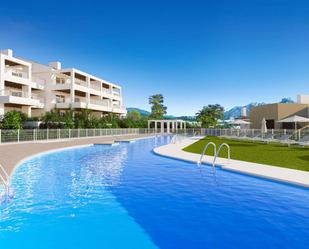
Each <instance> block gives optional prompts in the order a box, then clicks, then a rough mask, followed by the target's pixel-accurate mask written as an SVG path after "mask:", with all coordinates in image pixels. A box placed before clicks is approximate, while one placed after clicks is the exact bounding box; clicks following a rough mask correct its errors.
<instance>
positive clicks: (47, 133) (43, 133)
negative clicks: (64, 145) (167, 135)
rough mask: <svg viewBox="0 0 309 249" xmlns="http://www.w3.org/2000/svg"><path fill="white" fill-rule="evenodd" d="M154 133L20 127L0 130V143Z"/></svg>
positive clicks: (145, 131) (122, 129) (141, 129)
mask: <svg viewBox="0 0 309 249" xmlns="http://www.w3.org/2000/svg"><path fill="white" fill-rule="evenodd" d="M140 134H155V131H154V129H144V128H126V129H124V128H120V129H112V128H110V129H109V128H107V129H20V130H4V129H2V130H0V143H20V142H38V141H49V140H64V139H65V140H67V139H78V138H89V137H105V136H121V135H140Z"/></svg>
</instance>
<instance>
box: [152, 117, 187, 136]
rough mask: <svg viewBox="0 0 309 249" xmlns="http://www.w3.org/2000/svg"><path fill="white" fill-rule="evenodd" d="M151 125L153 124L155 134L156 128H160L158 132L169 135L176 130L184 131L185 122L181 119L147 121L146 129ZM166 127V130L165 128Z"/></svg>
mask: <svg viewBox="0 0 309 249" xmlns="http://www.w3.org/2000/svg"><path fill="white" fill-rule="evenodd" d="M151 124H154V129H155V132H157V130H158V126H160V132H161V133H164V132H167V133H170V132H174V131H177V130H185V129H186V121H183V120H181V119H153V120H148V129H149V128H150V126H151ZM165 127H166V128H165Z"/></svg>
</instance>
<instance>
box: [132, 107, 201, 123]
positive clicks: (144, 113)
mask: <svg viewBox="0 0 309 249" xmlns="http://www.w3.org/2000/svg"><path fill="white" fill-rule="evenodd" d="M133 110H136V111H138V112H139V113H140V114H141V115H142V116H149V115H150V112H149V111H146V110H143V109H140V108H136V107H128V108H127V112H130V111H133ZM164 118H165V119H182V120H186V121H195V117H194V116H180V117H177V116H174V115H165V116H164Z"/></svg>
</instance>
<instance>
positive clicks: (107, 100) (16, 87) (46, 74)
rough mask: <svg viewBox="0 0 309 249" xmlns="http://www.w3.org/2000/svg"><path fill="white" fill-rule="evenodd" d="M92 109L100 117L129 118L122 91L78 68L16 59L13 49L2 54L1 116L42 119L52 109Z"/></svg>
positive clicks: (0, 79)
mask: <svg viewBox="0 0 309 249" xmlns="http://www.w3.org/2000/svg"><path fill="white" fill-rule="evenodd" d="M54 108H56V109H59V110H68V109H71V108H72V109H74V110H75V111H79V110H81V109H89V110H92V111H93V113H94V114H95V115H97V116H99V117H100V116H102V115H104V114H108V113H115V114H118V115H125V114H126V108H125V107H124V106H123V101H122V89H121V87H120V86H119V85H116V84H114V83H111V82H108V81H106V80H103V79H100V78H98V77H96V76H93V75H91V74H88V73H86V72H83V71H80V70H78V69H76V68H66V69H62V68H61V63H60V62H50V63H49V64H48V65H43V64H39V63H37V62H32V61H28V60H25V59H20V58H16V57H14V56H13V51H12V50H10V49H7V50H2V51H0V115H3V114H4V113H5V112H7V111H10V110H17V111H21V112H23V113H25V114H27V115H28V116H29V117H31V116H34V117H35V116H40V115H42V114H43V113H45V112H47V111H50V110H52V109H54Z"/></svg>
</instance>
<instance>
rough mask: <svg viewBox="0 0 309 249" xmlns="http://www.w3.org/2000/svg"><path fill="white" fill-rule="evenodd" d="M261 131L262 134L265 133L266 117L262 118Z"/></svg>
mask: <svg viewBox="0 0 309 249" xmlns="http://www.w3.org/2000/svg"><path fill="white" fill-rule="evenodd" d="M261 133H262V134H265V133H267V125H266V119H265V118H263V119H262V127H261Z"/></svg>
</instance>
